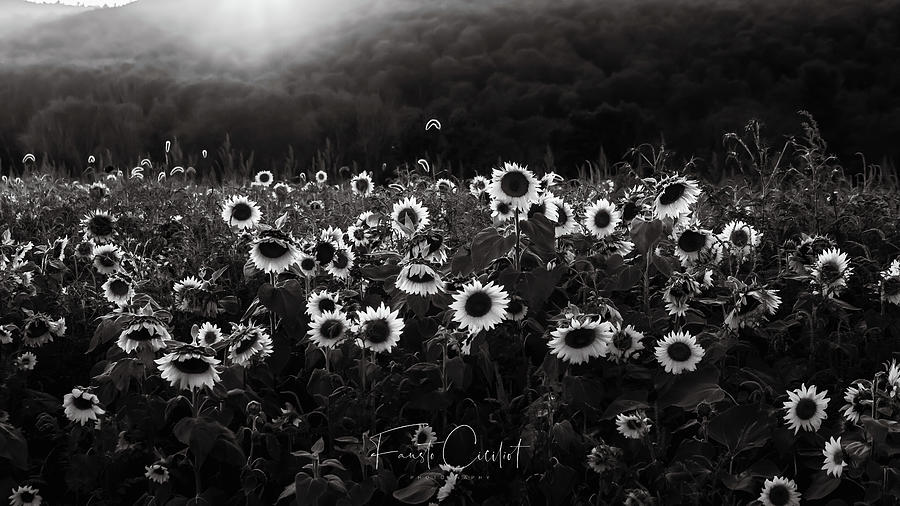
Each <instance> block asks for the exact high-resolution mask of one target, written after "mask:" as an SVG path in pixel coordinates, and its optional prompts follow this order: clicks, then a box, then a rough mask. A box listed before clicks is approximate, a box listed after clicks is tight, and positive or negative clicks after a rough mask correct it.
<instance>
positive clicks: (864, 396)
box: [840, 383, 873, 423]
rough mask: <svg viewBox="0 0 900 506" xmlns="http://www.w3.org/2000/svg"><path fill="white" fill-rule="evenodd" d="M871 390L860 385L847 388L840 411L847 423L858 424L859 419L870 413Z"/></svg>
mask: <svg viewBox="0 0 900 506" xmlns="http://www.w3.org/2000/svg"><path fill="white" fill-rule="evenodd" d="M872 399H873V397H872V390H871V389H870V388H867V387H866V386H865V385H863V384H862V383H857V384H855V385H851V386H849V387H847V390H846V392H845V393H844V401H846V404H844V405H843V406H842V407H841V409H840V411H841V413H843V414H844V419H846V420H847V421H848V422H853V423H859V417H860V416H862V415H864V414H866V413H871V412H872V402H873V401H872Z"/></svg>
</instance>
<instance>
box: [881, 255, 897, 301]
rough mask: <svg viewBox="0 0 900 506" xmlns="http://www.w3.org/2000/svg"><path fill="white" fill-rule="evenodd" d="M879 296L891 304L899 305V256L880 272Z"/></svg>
mask: <svg viewBox="0 0 900 506" xmlns="http://www.w3.org/2000/svg"><path fill="white" fill-rule="evenodd" d="M881 296H882V298H883V299H884V300H886V301H888V302H890V303H891V304H894V305H895V306H900V258H898V259H895V260H894V261H893V262H891V265H890V267H888V268H887V270H885V271H882V272H881Z"/></svg>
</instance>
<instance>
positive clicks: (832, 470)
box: [822, 436, 847, 478]
mask: <svg viewBox="0 0 900 506" xmlns="http://www.w3.org/2000/svg"><path fill="white" fill-rule="evenodd" d="M822 455H823V456H824V457H825V462H824V463H823V464H822V470H823V471H825V472H826V473H827V474H830V475H832V476H834V477H835V478H840V477H841V473H843V472H844V468H845V467H847V460H846V458H845V456H844V449H843V448H842V447H841V438H840V437H839V438H837V439H835V438H834V436H832V437H831V439H830V440H829V441H828V442H826V443H825V449H824V450H822Z"/></svg>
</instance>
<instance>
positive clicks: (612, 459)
mask: <svg viewBox="0 0 900 506" xmlns="http://www.w3.org/2000/svg"><path fill="white" fill-rule="evenodd" d="M622 456H623V453H622V449H621V448H618V447H615V446H610V445H608V444H606V443H604V442H603V440H602V439H601V440H600V444H599V445H598V446H595V447H593V448H591V453H589V454H588V455H587V465H588V467H590V468H591V470H592V471H594V472H595V473H598V474H602V473H604V472H606V471H611V470H614V469H618V468H620V467H622Z"/></svg>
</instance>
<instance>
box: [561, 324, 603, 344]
mask: <svg viewBox="0 0 900 506" xmlns="http://www.w3.org/2000/svg"><path fill="white" fill-rule="evenodd" d="M596 337H597V334H596V332H595V331H594V329H588V328H583V327H582V328H577V329H572V330H570V331H568V332H566V337H565V339H564V340H565V343H566V346H568V347H569V348H585V347H587V346H590V345H591V344H593V342H594V339H595V338H596Z"/></svg>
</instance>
